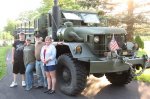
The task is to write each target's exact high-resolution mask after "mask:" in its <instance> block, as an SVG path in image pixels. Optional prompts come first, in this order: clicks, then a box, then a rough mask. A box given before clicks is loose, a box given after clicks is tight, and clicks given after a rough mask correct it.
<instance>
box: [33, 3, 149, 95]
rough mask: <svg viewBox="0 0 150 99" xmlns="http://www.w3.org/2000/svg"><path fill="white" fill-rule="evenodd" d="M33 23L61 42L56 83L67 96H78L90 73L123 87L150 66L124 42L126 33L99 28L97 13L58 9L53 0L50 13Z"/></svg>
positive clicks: (132, 47)
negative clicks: (138, 70) (104, 77)
mask: <svg viewBox="0 0 150 99" xmlns="http://www.w3.org/2000/svg"><path fill="white" fill-rule="evenodd" d="M36 23H38V24H36ZM35 24H36V25H35V28H37V30H38V31H39V33H40V34H41V35H43V34H44V33H46V34H47V35H51V36H52V38H53V39H54V42H61V41H63V44H62V45H60V44H59V45H57V46H56V49H57V59H58V64H57V82H58V85H59V88H60V90H61V91H62V92H63V93H65V94H67V95H77V94H79V93H81V92H82V91H83V90H84V88H85V86H86V81H87V76H89V75H90V74H93V75H94V76H96V77H101V76H103V75H105V76H106V77H107V79H108V80H109V81H110V82H111V83H112V84H114V85H124V84H128V83H130V82H131V81H132V79H133V77H134V76H137V75H138V74H141V73H142V72H143V71H144V70H145V69H146V68H148V67H149V66H150V65H149V63H148V60H149V59H148V57H147V56H146V55H145V56H143V57H137V56H136V52H137V50H138V46H137V44H134V43H132V42H127V41H126V35H127V32H126V30H125V29H123V28H117V27H100V26H99V24H100V20H99V18H98V15H97V13H93V12H84V11H68V10H61V9H60V8H59V6H58V4H57V0H54V6H53V9H52V11H49V13H48V14H43V15H41V17H40V18H39V19H37V21H35ZM45 36H46V35H45V34H44V35H43V37H45ZM112 41H113V42H112ZM117 47H118V48H117ZM112 48H116V49H115V50H111V49H112ZM139 68H140V72H138V74H137V72H136V70H137V69H139Z"/></svg>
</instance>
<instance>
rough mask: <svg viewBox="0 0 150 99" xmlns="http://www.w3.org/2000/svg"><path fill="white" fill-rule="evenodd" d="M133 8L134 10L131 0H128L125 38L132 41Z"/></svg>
mask: <svg viewBox="0 0 150 99" xmlns="http://www.w3.org/2000/svg"><path fill="white" fill-rule="evenodd" d="M133 10H134V2H133V0H128V19H127V32H128V34H127V40H128V41H133V31H134V28H133V25H134V18H133Z"/></svg>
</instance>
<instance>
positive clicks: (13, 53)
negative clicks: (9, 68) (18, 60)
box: [11, 47, 15, 64]
mask: <svg viewBox="0 0 150 99" xmlns="http://www.w3.org/2000/svg"><path fill="white" fill-rule="evenodd" d="M14 55H15V48H14V47H12V58H11V59H12V64H14Z"/></svg>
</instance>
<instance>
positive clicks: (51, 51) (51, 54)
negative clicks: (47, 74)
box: [40, 44, 56, 66]
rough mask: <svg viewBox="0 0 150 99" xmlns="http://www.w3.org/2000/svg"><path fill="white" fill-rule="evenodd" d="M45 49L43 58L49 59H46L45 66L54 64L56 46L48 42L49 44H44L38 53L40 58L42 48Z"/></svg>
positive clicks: (41, 56)
mask: <svg viewBox="0 0 150 99" xmlns="http://www.w3.org/2000/svg"><path fill="white" fill-rule="evenodd" d="M45 49H46V53H45V60H48V59H50V61H48V63H47V64H46V66H50V65H56V48H55V46H54V45H52V44H50V45H49V46H47V45H44V46H43V47H42V49H41V54H40V58H41V60H44V50H45Z"/></svg>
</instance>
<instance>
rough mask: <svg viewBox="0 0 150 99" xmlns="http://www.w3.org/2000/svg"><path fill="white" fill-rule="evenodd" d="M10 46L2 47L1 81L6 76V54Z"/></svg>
mask: <svg viewBox="0 0 150 99" xmlns="http://www.w3.org/2000/svg"><path fill="white" fill-rule="evenodd" d="M10 48H11V47H10V46H7V47H0V79H2V77H3V76H4V75H5V74H6V54H7V51H8V49H10Z"/></svg>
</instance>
